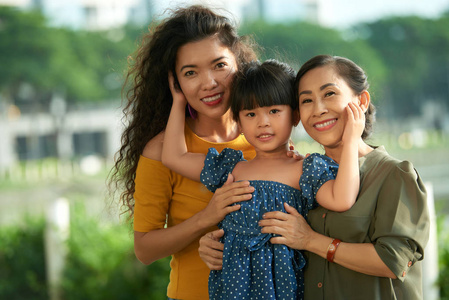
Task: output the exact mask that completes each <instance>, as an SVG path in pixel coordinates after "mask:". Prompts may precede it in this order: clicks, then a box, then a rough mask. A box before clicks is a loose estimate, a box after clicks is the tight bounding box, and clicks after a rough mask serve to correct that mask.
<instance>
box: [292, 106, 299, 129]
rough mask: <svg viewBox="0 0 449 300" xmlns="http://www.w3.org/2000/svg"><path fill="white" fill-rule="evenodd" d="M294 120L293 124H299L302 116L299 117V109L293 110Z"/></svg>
mask: <svg viewBox="0 0 449 300" xmlns="http://www.w3.org/2000/svg"><path fill="white" fill-rule="evenodd" d="M292 120H293V126H295V127H296V126H298V124H299V121H300V118H299V110H295V111H293V117H292Z"/></svg>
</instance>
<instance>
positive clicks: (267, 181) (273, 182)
mask: <svg viewBox="0 0 449 300" xmlns="http://www.w3.org/2000/svg"><path fill="white" fill-rule="evenodd" d="M248 181H249V182H250V185H251V182H254V183H259V184H263V183H271V184H274V185H281V186H285V187H287V188H289V189H292V190H294V191H295V192H301V190H300V189H297V188H294V187H292V186H291V185H288V184H286V183H283V182H279V181H274V180H261V179H254V180H251V179H249V180H248Z"/></svg>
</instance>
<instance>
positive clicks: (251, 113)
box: [246, 112, 256, 118]
mask: <svg viewBox="0 0 449 300" xmlns="http://www.w3.org/2000/svg"><path fill="white" fill-rule="evenodd" d="M255 115H256V114H255V113H253V112H250V113H247V114H246V116H247V117H251V118H252V117H254V116H255Z"/></svg>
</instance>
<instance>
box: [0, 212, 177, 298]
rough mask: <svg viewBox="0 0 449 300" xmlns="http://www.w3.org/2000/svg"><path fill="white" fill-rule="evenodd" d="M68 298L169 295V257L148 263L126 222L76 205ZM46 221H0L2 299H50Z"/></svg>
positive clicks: (66, 279)
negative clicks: (2, 224)
mask: <svg viewBox="0 0 449 300" xmlns="http://www.w3.org/2000/svg"><path fill="white" fill-rule="evenodd" d="M70 226H71V227H70V228H71V235H70V238H69V241H68V249H69V253H68V256H67V261H66V267H65V271H64V275H63V278H62V293H63V298H64V299H67V300H70V299H76V300H78V299H93V300H97V299H98V300H100V299H105V300H106V299H108V300H109V299H118V300H120V299H155V300H157V299H161V300H162V299H166V298H167V296H166V290H167V284H168V278H169V258H165V259H162V260H159V261H157V262H155V263H153V264H152V265H151V266H149V267H148V266H144V265H143V264H141V263H140V262H139V261H137V259H136V257H135V255H134V253H133V251H132V249H133V244H132V238H131V236H130V231H129V229H128V228H126V226H123V224H115V225H112V224H109V225H105V224H102V223H100V222H99V221H98V220H97V219H94V218H93V217H88V216H87V215H86V211H85V209H84V208H83V207H82V206H80V205H75V206H74V207H72V213H71V225H70ZM44 228H45V222H44V221H43V220H42V219H39V220H37V221H36V220H31V219H29V220H27V221H26V222H25V225H24V226H7V227H0V241H1V242H0V266H1V267H0V299H12V300H14V299H48V295H47V294H48V291H47V286H46V273H45V251H44V240H43V236H44Z"/></svg>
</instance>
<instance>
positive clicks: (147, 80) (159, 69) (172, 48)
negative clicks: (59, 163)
mask: <svg viewBox="0 0 449 300" xmlns="http://www.w3.org/2000/svg"><path fill="white" fill-rule="evenodd" d="M213 35H216V36H217V37H218V39H219V40H220V41H221V43H223V45H225V46H227V47H229V49H230V50H231V51H232V52H233V53H234V55H235V57H236V60H237V64H238V66H241V64H243V63H245V62H248V61H251V60H255V59H256V58H257V55H256V53H255V49H256V45H255V43H254V41H253V40H252V39H251V38H250V37H240V36H239V35H238V34H237V30H236V27H235V25H234V24H233V23H232V22H231V20H230V19H228V18H226V17H224V16H221V15H218V14H216V13H215V12H213V11H212V10H211V9H209V8H207V7H204V6H201V5H192V6H189V7H186V8H178V9H175V10H173V11H171V15H170V16H169V17H168V18H166V19H164V20H163V21H162V22H161V23H159V24H157V25H155V26H151V27H150V30H149V32H148V33H147V34H145V35H144V36H143V38H142V43H141V45H140V47H139V48H138V49H137V51H136V53H135V54H134V55H133V57H131V58H130V59H129V69H128V71H127V75H126V80H125V84H124V86H123V94H124V95H125V97H124V98H125V99H126V101H127V103H126V105H125V107H124V109H123V114H124V115H123V120H122V121H123V123H124V124H125V129H124V132H123V134H122V137H121V147H120V149H119V151H118V152H117V154H116V156H115V165H114V167H113V169H112V170H111V172H110V174H109V178H108V182H109V191H110V194H112V197H113V198H114V196H115V195H116V194H117V193H120V196H119V205H120V206H121V212H122V213H129V217H130V218H132V216H133V211H134V199H133V194H134V191H135V182H134V179H135V176H136V169H137V163H138V161H139V157H140V155H141V154H142V151H143V149H144V147H145V145H146V144H147V142H148V141H149V140H151V139H152V138H153V137H155V136H156V135H157V134H159V133H160V132H161V131H162V130H164V129H165V126H166V124H167V120H168V116H169V113H170V109H171V106H172V102H173V99H172V95H171V93H170V89H169V85H168V73H169V71H171V72H172V73H173V74H174V75H175V74H176V72H175V63H176V55H177V52H178V49H179V48H180V47H181V46H183V45H185V44H187V43H190V42H195V41H200V40H202V39H204V38H207V37H210V36H213ZM175 76H176V75H175ZM175 81H177V79H176V78H175Z"/></svg>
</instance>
